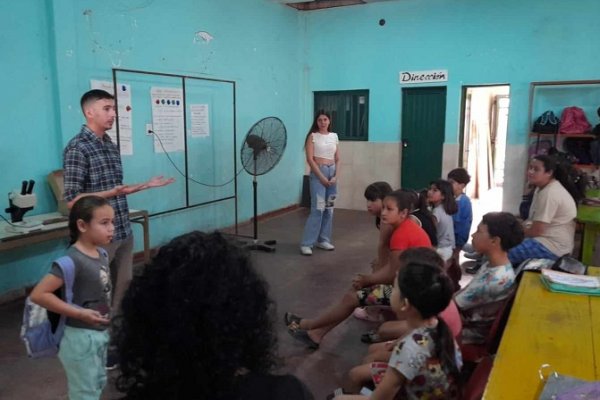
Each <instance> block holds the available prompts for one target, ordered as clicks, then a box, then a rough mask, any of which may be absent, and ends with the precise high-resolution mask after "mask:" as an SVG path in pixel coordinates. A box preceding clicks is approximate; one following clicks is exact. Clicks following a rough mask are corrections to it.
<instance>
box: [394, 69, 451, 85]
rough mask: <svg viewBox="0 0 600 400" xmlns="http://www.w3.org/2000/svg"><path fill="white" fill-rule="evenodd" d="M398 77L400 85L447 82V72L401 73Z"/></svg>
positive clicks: (443, 70)
mask: <svg viewBox="0 0 600 400" xmlns="http://www.w3.org/2000/svg"><path fill="white" fill-rule="evenodd" d="M399 77H400V83H401V84H407V83H430V82H446V81H447V80H448V70H446V69H439V70H432V71H401V72H400V74H399Z"/></svg>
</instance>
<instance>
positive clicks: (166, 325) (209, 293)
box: [117, 232, 276, 400]
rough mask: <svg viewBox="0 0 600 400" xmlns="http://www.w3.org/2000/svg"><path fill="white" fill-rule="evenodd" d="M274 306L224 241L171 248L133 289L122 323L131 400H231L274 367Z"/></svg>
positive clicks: (192, 236)
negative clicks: (244, 383)
mask: <svg viewBox="0 0 600 400" xmlns="http://www.w3.org/2000/svg"><path fill="white" fill-rule="evenodd" d="M273 311H274V310H273V302H272V300H271V299H270V298H269V295H268V286H267V283H266V282H265V281H264V279H263V278H261V277H260V276H259V275H258V273H257V272H256V271H255V270H254V268H253V267H252V265H251V262H250V258H249V255H248V254H247V252H246V251H244V250H242V249H241V248H239V247H237V246H236V245H234V244H232V243H231V242H230V241H228V240H226V239H225V238H224V237H223V236H222V235H221V234H219V233H202V232H191V233H187V234H185V235H181V236H179V237H176V238H175V239H173V240H171V242H169V243H168V244H167V245H165V246H163V247H161V248H160V250H159V252H158V254H157V255H156V256H155V257H154V258H153V259H152V261H151V262H150V264H149V265H146V266H145V268H144V269H143V272H142V275H140V276H136V277H135V278H134V279H133V281H132V282H131V286H130V287H129V289H128V291H127V293H126V294H125V297H124V298H123V302H122V315H121V317H120V318H119V320H118V321H117V325H118V326H119V327H120V329H119V331H118V332H117V347H118V352H119V355H120V366H121V374H120V376H119V377H118V379H117V388H118V389H119V390H120V391H121V392H124V393H126V398H127V399H145V400H147V399H191V398H194V399H229V398H236V397H237V390H238V383H239V380H240V378H241V375H242V374H243V373H244V372H246V371H250V372H257V373H268V372H269V371H270V370H271V369H272V368H273V367H274V366H275V364H276V357H275V353H274V352H275V350H274V349H275V346H276V337H275V335H274V333H273V329H272V327H273V318H272V316H273Z"/></svg>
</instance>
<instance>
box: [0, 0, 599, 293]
mask: <svg viewBox="0 0 600 400" xmlns="http://www.w3.org/2000/svg"><path fill="white" fill-rule="evenodd" d="M577 4H578V6H577V7H573V6H572V4H571V2H570V1H568V0H531V1H527V2H524V1H517V0H506V1H503V2H489V1H488V2H480V1H477V0H428V1H427V2H423V1H417V0H406V1H390V2H382V3H371V4H367V5H362V6H352V7H339V8H334V9H328V10H320V11H314V12H307V13H302V12H297V11H296V10H294V9H292V8H290V7H287V6H284V5H281V4H278V3H276V2H273V1H271V0H245V1H219V2H215V1H210V0H181V1H178V2H166V1H148V0H131V1H126V2H125V1H117V2H114V1H101V0H61V1H49V0H24V1H20V2H0V50H1V51H2V53H1V54H2V63H0V72H1V74H0V79H1V80H2V81H1V82H2V83H3V88H4V90H5V94H8V95H5V96H1V97H0V105H1V106H2V109H3V110H4V111H5V112H4V113H3V117H4V121H3V122H4V123H3V128H4V130H3V132H2V138H3V139H4V140H3V143H2V146H0V156H1V157H0V168H1V170H2V171H3V173H2V174H0V188H2V189H3V190H4V191H5V192H8V191H9V190H11V189H13V188H16V187H18V186H19V182H20V181H21V180H23V179H30V178H32V179H35V180H36V181H37V182H38V184H37V187H36V193H37V195H38V205H37V207H36V209H35V213H45V212H50V211H53V210H55V208H56V204H55V202H54V198H53V196H52V195H51V193H50V190H49V188H48V186H47V184H46V183H45V176H46V174H47V173H48V172H50V171H51V170H53V169H56V168H60V167H61V164H62V158H61V152H62V148H63V146H64V145H65V144H66V142H67V141H68V140H69V138H71V137H72V136H73V135H74V134H76V133H77V131H78V129H79V127H80V125H81V123H82V122H83V118H82V116H81V114H80V111H79V105H78V101H79V97H80V96H81V94H82V93H83V92H84V91H86V90H87V89H88V88H89V80H90V79H103V80H110V79H111V68H113V67H119V68H131V69H141V70H150V71H160V72H170V73H175V74H182V75H195V76H205V77H214V78H221V79H228V80H235V81H236V82H237V128H238V140H239V141H240V142H241V140H243V136H244V134H245V132H246V131H247V129H248V128H250V126H251V125H252V124H253V123H254V122H256V121H257V120H258V119H260V118H262V117H266V116H270V115H274V116H278V117H280V118H281V119H282V120H283V121H284V123H285V124H286V126H287V129H288V144H287V149H286V153H285V154H284V157H283V159H282V160H281V161H280V164H279V165H278V166H277V167H276V168H275V169H274V170H273V171H271V172H270V173H269V174H267V175H265V176H261V177H260V178H259V187H260V194H259V213H264V212H268V211H271V210H275V209H280V208H282V207H286V206H288V205H290V204H295V203H298V202H299V197H300V190H301V180H302V177H301V175H302V173H303V172H304V154H303V151H302V141H303V138H304V136H305V133H306V129H307V128H308V127H309V125H310V121H311V119H312V91H315V90H343V89H364V88H366V89H369V90H370V119H369V120H370V126H369V132H370V142H367V143H353V144H348V146H346V145H344V146H345V148H349V149H350V150H349V151H351V152H352V160H353V164H352V165H353V166H355V165H372V164H373V159H372V158H368V157H370V156H369V155H372V154H374V152H375V150H376V148H375V146H377V145H380V146H381V145H385V144H386V143H390V144H391V146H390V147H389V148H390V155H388V156H386V157H384V158H382V159H378V162H377V168H370V169H369V171H372V172H369V173H368V174H365V175H362V178H361V179H362V180H364V181H368V180H378V179H381V176H380V174H379V172H378V171H379V170H386V171H388V170H389V171H390V175H389V176H390V179H396V177H399V174H398V175H396V172H397V171H399V169H400V157H401V154H400V150H399V149H398V148H397V147H396V145H395V144H397V143H398V142H399V140H400V139H401V136H402V134H401V130H400V120H401V119H400V118H401V116H400V108H401V107H400V106H401V103H400V102H401V99H400V91H401V86H400V85H399V83H398V72H399V71H401V70H427V69H447V70H448V71H449V81H448V82H447V83H446V86H447V87H448V99H447V112H446V134H445V144H444V155H443V168H444V171H446V170H448V169H450V168H451V167H453V166H454V165H455V164H456V162H457V159H458V151H459V150H458V149H459V146H458V129H459V116H460V101H461V99H460V96H461V88H462V86H463V85H481V84H510V85H511V110H510V116H509V126H508V147H507V161H506V165H507V169H506V176H507V179H506V184H505V200H504V208H505V209H507V210H516V206H517V204H518V201H519V198H520V194H521V190H522V184H523V173H524V168H525V167H524V164H525V160H526V142H527V140H526V137H527V132H528V131H529V122H528V121H527V106H528V92H529V82H531V81H546V80H578V79H594V78H599V77H600V76H599V75H598V68H597V62H596V61H595V60H596V59H597V55H598V54H599V50H600V45H599V43H598V40H597V38H598V37H600V25H599V24H598V23H597V20H596V19H597V15H598V12H599V11H600V3H599V2H597V0H580V1H578V3H577ZM381 18H384V19H385V20H386V24H385V25H384V26H380V25H379V24H378V22H379V20H380V19H381ZM198 31H207V32H209V33H210V34H211V35H212V36H213V37H214V40H212V41H211V42H210V43H204V42H202V41H197V40H196V41H194V38H195V33H196V32H198ZM134 129H135V128H134ZM238 148H239V147H238ZM393 153H395V154H400V155H399V156H397V157H396V156H395V155H394V154H393ZM342 157H344V156H343V154H342ZM394 158H396V159H397V160H396V161H394ZM386 160H387V161H386ZM294 171H297V179H296V178H294V175H295V172H294ZM342 174H343V172H342ZM369 174H372V175H369ZM125 175H126V176H127V171H125ZM352 175H354V172H353V173H352V174H349V175H345V176H346V178H349V177H351V176H352ZM343 176H344V175H343ZM511 178H512V180H511ZM344 185H346V186H344ZM340 186H341V187H340V193H347V196H346V197H352V198H353V199H355V201H356V205H355V206H353V207H356V208H363V207H364V204H359V203H360V193H362V190H363V189H364V182H362V181H361V182H360V184H358V185H355V186H352V179H342V180H341V182H340ZM238 189H239V196H240V199H246V200H243V201H241V202H240V205H239V212H240V219H241V220H244V219H248V218H249V217H250V215H251V213H252V203H251V201H248V200H247V199H250V198H251V197H250V196H251V190H252V185H251V178H250V176H248V175H247V174H246V173H245V172H243V173H242V174H241V175H240V181H239V186H238ZM357 193H358V194H357ZM357 199H358V200H357ZM353 201H354V200H353ZM340 202H342V204H343V200H342V199H340ZM5 204H6V205H7V201H6V199H5ZM339 204H340V203H338V205H339ZM206 212H207V211H206V208H198V209H194V210H188V211H182V212H178V213H174V214H166V215H162V216H160V217H156V218H153V219H152V220H151V224H150V225H151V244H152V245H153V246H157V245H159V244H160V243H162V242H164V241H165V240H167V239H168V238H170V237H172V236H174V235H176V234H179V233H182V232H186V231H189V230H191V229H197V228H200V229H203V228H207V226H205V225H203V215H204V214H205V213H206ZM208 228H210V227H208ZM134 229H139V228H137V227H134ZM134 233H135V235H136V238H137V241H136V251H140V250H141V242H140V240H141V232H139V230H134ZM65 245H66V243H65V242H64V241H54V242H47V243H44V244H42V245H38V246H31V247H29V248H27V249H20V250H14V251H8V252H3V253H1V254H0V295H3V294H6V293H11V292H12V291H14V290H18V289H20V288H22V287H24V286H27V285H31V284H33V283H34V282H35V281H36V280H38V279H39V278H40V277H41V276H42V275H43V273H44V271H45V270H46V269H47V268H48V265H49V264H48V263H49V260H51V259H52V258H54V257H56V256H57V255H59V254H60V253H61V252H62V251H63V249H64V247H65Z"/></svg>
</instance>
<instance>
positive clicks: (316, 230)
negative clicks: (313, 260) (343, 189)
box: [301, 164, 337, 247]
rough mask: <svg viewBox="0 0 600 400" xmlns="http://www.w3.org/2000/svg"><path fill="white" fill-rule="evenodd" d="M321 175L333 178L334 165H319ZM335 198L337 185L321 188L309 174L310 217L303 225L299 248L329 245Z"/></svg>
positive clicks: (317, 179) (317, 181)
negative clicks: (318, 244)
mask: <svg viewBox="0 0 600 400" xmlns="http://www.w3.org/2000/svg"><path fill="white" fill-rule="evenodd" d="M319 169H320V170H321V173H322V174H323V175H324V176H325V178H327V179H331V178H332V177H333V176H335V164H333V165H320V166H319ZM336 196H337V183H336V184H333V185H331V186H327V187H326V186H323V184H322V183H321V181H320V180H319V178H318V177H317V176H316V175H315V174H314V173H313V172H311V173H310V215H309V216H308V219H307V220H306V224H305V225H304V234H303V235H302V243H301V246H309V247H312V246H313V245H314V244H315V243H316V242H327V243H331V228H332V224H333V203H334V201H335V198H336Z"/></svg>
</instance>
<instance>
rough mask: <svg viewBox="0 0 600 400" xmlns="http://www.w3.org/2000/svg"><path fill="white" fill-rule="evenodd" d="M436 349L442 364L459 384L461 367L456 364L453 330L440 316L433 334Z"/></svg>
mask: <svg viewBox="0 0 600 400" xmlns="http://www.w3.org/2000/svg"><path fill="white" fill-rule="evenodd" d="M433 340H434V342H435V351H436V353H437V355H438V357H439V359H440V364H441V365H443V366H444V367H445V368H446V369H447V373H448V374H449V375H451V376H452V378H453V379H454V380H455V382H456V383H457V384H458V386H459V387H460V384H459V378H460V369H459V367H458V365H456V347H455V345H454V336H453V335H452V331H450V328H449V327H448V324H446V321H444V320H443V319H442V318H439V317H438V324H437V328H436V331H435V335H434V336H433Z"/></svg>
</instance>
